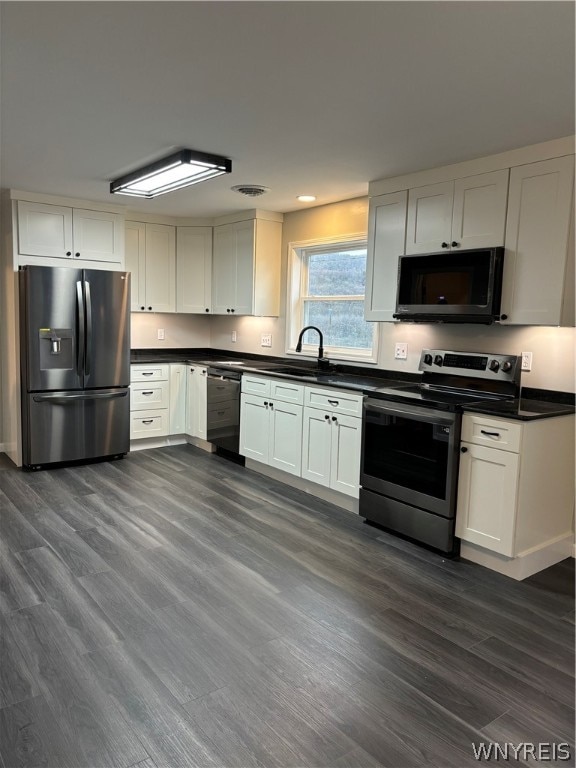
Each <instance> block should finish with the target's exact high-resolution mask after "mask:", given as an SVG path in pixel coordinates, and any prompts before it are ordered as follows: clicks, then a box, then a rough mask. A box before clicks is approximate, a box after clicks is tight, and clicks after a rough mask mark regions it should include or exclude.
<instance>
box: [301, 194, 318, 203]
mask: <svg viewBox="0 0 576 768" xmlns="http://www.w3.org/2000/svg"><path fill="white" fill-rule="evenodd" d="M297 200H300V202H301V203H313V202H314V200H316V198H315V196H314V195H298V197H297Z"/></svg>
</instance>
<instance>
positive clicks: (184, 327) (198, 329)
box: [130, 312, 210, 349]
mask: <svg viewBox="0 0 576 768" xmlns="http://www.w3.org/2000/svg"><path fill="white" fill-rule="evenodd" d="M159 328H163V329H164V335H165V337H164V341H159V340H158V329H159ZM130 341H131V343H130V346H131V347H132V349H162V348H164V349H175V348H186V347H209V346H210V320H209V318H207V317H204V316H203V315H175V314H160V313H156V312H151V313H147V312H143V313H140V312H133V313H132V315H131V339H130Z"/></svg>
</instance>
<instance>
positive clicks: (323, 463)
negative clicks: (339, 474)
mask: <svg viewBox="0 0 576 768" xmlns="http://www.w3.org/2000/svg"><path fill="white" fill-rule="evenodd" d="M330 416H331V414H330V412H329V411H324V410H318V409H316V408H304V424H303V437H302V477H303V478H304V479H305V480H311V481H312V482H313V483H318V484H319V485H324V486H326V487H327V488H328V487H329V486H330V447H331V440H332V427H331V422H330Z"/></svg>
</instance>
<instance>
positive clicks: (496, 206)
mask: <svg viewBox="0 0 576 768" xmlns="http://www.w3.org/2000/svg"><path fill="white" fill-rule="evenodd" d="M507 199H508V170H503V171H494V173H481V174H479V175H478V176H468V177H467V178H465V179H457V180H456V181H455V182H454V210H453V212H452V235H451V240H450V245H451V247H452V249H453V250H454V249H457V248H490V247H492V246H496V245H504V227H505V225H506V201H507ZM454 243H456V245H454Z"/></svg>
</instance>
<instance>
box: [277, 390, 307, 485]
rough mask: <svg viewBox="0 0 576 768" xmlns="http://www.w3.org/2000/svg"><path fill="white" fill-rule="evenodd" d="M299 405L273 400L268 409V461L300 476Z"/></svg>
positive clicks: (300, 432)
mask: <svg viewBox="0 0 576 768" xmlns="http://www.w3.org/2000/svg"><path fill="white" fill-rule="evenodd" d="M303 410H304V409H303V408H302V406H301V405H291V404H289V403H284V402H282V401H281V400H273V401H272V407H271V410H270V442H269V450H268V463H269V464H270V466H271V467H276V468H277V469H282V470H284V472H289V473H290V474H291V475H297V476H298V477H300V472H301V469H302V412H303Z"/></svg>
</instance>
